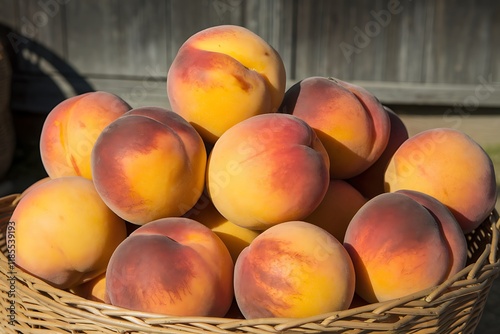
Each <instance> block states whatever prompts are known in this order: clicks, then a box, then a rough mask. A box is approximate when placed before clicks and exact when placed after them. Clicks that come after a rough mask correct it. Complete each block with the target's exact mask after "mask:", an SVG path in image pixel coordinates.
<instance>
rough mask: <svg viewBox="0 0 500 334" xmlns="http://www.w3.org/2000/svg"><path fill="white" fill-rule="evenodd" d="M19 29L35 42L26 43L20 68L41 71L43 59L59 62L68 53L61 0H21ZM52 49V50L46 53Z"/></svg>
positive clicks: (17, 26) (19, 4) (18, 20)
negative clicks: (46, 0) (55, 0)
mask: <svg viewBox="0 0 500 334" xmlns="http://www.w3.org/2000/svg"><path fill="white" fill-rule="evenodd" d="M17 4H18V15H19V16H18V18H17V19H16V22H17V25H16V27H15V28H16V30H17V32H19V33H20V34H21V36H22V37H23V38H27V39H29V40H33V41H34V42H35V43H31V44H24V45H23V47H24V51H23V54H22V57H21V58H18V59H19V60H20V61H19V69H20V70H21V71H27V72H40V68H39V67H40V66H39V65H40V61H48V62H57V61H58V59H59V58H63V59H64V58H65V56H66V47H65V43H66V33H65V25H64V5H60V4H59V3H58V2H50V3H48V2H43V1H37V0H19V1H17ZM46 50H50V52H46Z"/></svg>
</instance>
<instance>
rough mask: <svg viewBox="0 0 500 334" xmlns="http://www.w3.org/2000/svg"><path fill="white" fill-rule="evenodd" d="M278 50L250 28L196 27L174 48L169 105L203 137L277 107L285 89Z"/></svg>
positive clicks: (213, 138)
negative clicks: (199, 29)
mask: <svg viewBox="0 0 500 334" xmlns="http://www.w3.org/2000/svg"><path fill="white" fill-rule="evenodd" d="M285 85H286V73H285V67H284V64H283V61H282V59H281V57H280V55H279V54H278V53H277V52H276V50H274V49H273V48H272V46H271V45H269V44H268V43H267V42H266V41H265V40H263V39H262V38H261V37H259V36H258V35H256V34H255V33H253V32H252V31H250V30H248V29H246V28H244V27H240V26H235V25H220V26H214V27H210V28H207V29H205V30H202V31H199V32H197V33H196V34H194V35H192V36H191V37H190V38H188V39H187V40H186V41H185V42H184V44H183V45H182V46H181V47H180V49H179V50H178V53H177V55H176V57H175V59H174V61H173V62H172V64H171V66H170V68H169V71H168V74H167V93H168V98H169V101H170V105H171V106H172V110H173V111H175V112H177V113H179V114H180V115H181V116H183V117H184V118H185V119H186V120H188V121H189V122H190V123H191V124H192V125H193V126H194V127H195V128H196V130H197V131H198V132H199V133H200V134H201V136H202V137H203V139H204V140H205V141H206V142H207V143H212V144H213V143H215V141H216V140H217V139H218V138H219V137H220V136H221V135H222V134H223V133H224V132H225V131H226V130H227V129H229V128H230V127H231V126H233V125H235V124H237V123H239V122H241V121H242V120H244V119H247V118H249V117H251V116H254V115H258V114H263V113H270V112H275V111H276V110H277V109H278V107H279V105H280V103H281V101H282V99H283V95H284V93H285Z"/></svg>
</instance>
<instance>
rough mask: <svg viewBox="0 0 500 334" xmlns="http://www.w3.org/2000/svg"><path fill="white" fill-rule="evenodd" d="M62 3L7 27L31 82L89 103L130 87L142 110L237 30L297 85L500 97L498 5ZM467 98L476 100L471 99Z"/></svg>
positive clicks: (174, 0)
mask: <svg viewBox="0 0 500 334" xmlns="http://www.w3.org/2000/svg"><path fill="white" fill-rule="evenodd" d="M63 2H64V1H62V0H61V1H59V0H19V1H15V0H0V23H3V24H8V25H12V26H13V27H14V28H15V29H16V30H17V31H18V32H19V33H20V34H22V36H24V37H29V38H31V39H32V40H33V42H34V44H33V45H31V46H30V47H28V48H27V49H26V50H25V51H24V53H23V54H22V62H21V64H20V70H21V72H22V73H23V74H26V73H36V75H34V76H32V77H31V79H30V78H29V77H26V76H25V77H23V80H40V73H42V74H43V73H47V72H48V73H51V74H50V75H49V78H54V77H55V76H54V75H52V74H53V73H59V74H60V76H62V79H65V80H67V81H68V82H70V85H72V86H74V87H83V88H82V89H81V90H80V91H86V90H88V89H90V88H92V89H97V87H107V86H106V84H104V85H103V84H102V83H103V82H119V81H120V80H122V81H123V82H124V87H127V88H123V87H122V88H123V89H125V94H127V95H128V96H133V99H135V101H136V102H137V103H138V104H141V103H143V102H146V101H148V99H149V98H151V97H152V96H153V95H154V94H153V93H151V92H152V91H154V90H156V89H160V88H161V89H164V87H160V86H158V84H157V83H158V82H160V81H162V80H164V79H165V78H166V75H167V72H168V68H169V66H170V64H171V63H172V61H173V59H174V57H175V55H176V54H177V50H178V49H179V47H180V46H181V45H182V43H184V42H185V40H186V39H187V38H189V37H190V36H191V35H192V34H194V33H196V32H198V31H200V30H202V29H205V28H208V27H210V26H214V25H221V24H236V25H241V26H244V27H247V28H249V29H250V30H252V31H254V32H255V33H257V34H258V35H260V36H261V37H262V38H263V39H265V40H266V41H267V42H269V44H271V45H272V46H273V47H274V48H275V49H276V50H277V51H278V52H279V54H280V55H281V57H282V59H283V61H284V64H285V68H286V72H287V79H288V82H289V83H293V82H297V81H299V80H301V79H303V78H306V77H309V76H314V75H320V76H334V77H338V78H341V79H343V80H348V81H356V82H363V83H368V84H369V86H370V87H375V89H376V91H377V92H378V94H379V95H378V97H379V98H380V99H381V100H384V99H386V100H387V101H397V102H398V103H399V102H401V103H418V104H425V103H427V104H432V103H439V104H442V103H446V102H447V101H449V104H450V105H453V104H457V103H464V100H465V102H470V101H472V100H473V99H474V98H475V97H476V95H475V94H476V93H475V92H474V89H475V88H477V89H479V90H481V87H484V86H485V82H486V86H488V87H496V86H497V85H498V82H499V81H500V39H499V34H498V32H499V31H500V2H498V1H496V0H443V1H433V0H422V1H410V0H398V1H397V0H375V1H372V0H353V1H348V0H338V1H329V0H276V1H266V0H245V1H243V0H167V1H165V0H130V1H126V2H124V1H119V0H86V1H66V3H67V4H66V5H63V4H62V3H63ZM46 79H47V78H44V80H46ZM85 81H86V82H87V85H86V86H85V85H84V84H83V82H85ZM137 82H138V83H139V86H137V85H136V84H132V83H137ZM141 82H143V83H144V82H145V83H156V84H152V85H151V86H147V85H146V86H144V85H143V84H141ZM91 83H97V86H95V85H93V84H91ZM398 84H401V85H402V86H401V87H403V88H400V87H399V86H398ZM466 86H467V87H472V92H470V91H469V93H465V90H464V89H463V88H464V87H466ZM23 87H24V86H23V85H19V86H17V88H16V89H21V90H26V88H23ZM158 87H160V88H158ZM478 87H479V88H478ZM111 88H112V87H111ZM411 89H414V90H415V91H414V92H412V91H411ZM454 89H457V91H459V93H456V94H454V93H453V90H454ZM492 89H493V88H492ZM61 91H62V92H63V93H64V94H71V92H72V91H73V92H75V91H78V89H76V90H75V89H73V90H71V89H66V88H62V89H61ZM122 91H123V90H122ZM158 92H160V90H158ZM485 92H486V93H488V94H486V93H485V94H483V95H482V97H481V99H480V101H479V104H481V105H492V104H495V103H497V102H495V101H497V100H498V99H497V98H496V95H498V90H497V89H496V88H495V90H492V91H490V90H487V91H485ZM30 94H32V93H30ZM18 95H19V96H26V93H23V92H20V93H19V94H18ZM486 95H488V96H486ZM467 99H468V100H467ZM151 101H153V100H151ZM155 101H158V100H155Z"/></svg>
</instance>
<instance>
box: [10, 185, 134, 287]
mask: <svg viewBox="0 0 500 334" xmlns="http://www.w3.org/2000/svg"><path fill="white" fill-rule="evenodd" d="M9 226H10V228H12V229H13V231H15V233H14V235H15V242H16V254H15V255H16V256H15V262H16V265H18V266H19V267H20V268H22V269H23V270H24V271H26V272H28V273H30V274H32V275H34V276H36V277H39V278H40V279H42V280H44V281H45V282H47V283H49V284H51V285H52V286H55V287H58V288H61V289H66V288H70V287H73V286H75V285H78V284H82V283H84V282H86V281H88V280H91V279H93V278H94V277H96V276H98V275H100V274H101V273H103V272H104V271H105V270H106V266H107V265H108V261H109V258H110V257H111V254H112V253H113V251H114V250H115V248H116V247H117V246H118V244H119V243H120V242H122V241H123V240H124V239H125V237H126V229H125V222H124V221H123V220H122V219H121V218H119V217H118V216H117V215H115V214H114V213H113V212H112V211H111V210H110V209H109V208H108V207H107V206H106V205H105V204H104V202H103V201H102V199H101V198H100V196H99V194H98V193H97V191H96V190H95V188H94V185H93V183H92V181H91V180H89V179H86V178H84V177H82V176H66V177H60V178H56V179H52V180H49V181H46V182H44V183H42V184H39V185H37V186H36V187H34V188H32V189H31V190H30V191H29V192H27V193H26V195H25V196H24V197H23V198H21V200H20V201H19V203H18V205H17V207H16V208H15V210H14V212H13V214H12V218H11V222H10V223H9Z"/></svg>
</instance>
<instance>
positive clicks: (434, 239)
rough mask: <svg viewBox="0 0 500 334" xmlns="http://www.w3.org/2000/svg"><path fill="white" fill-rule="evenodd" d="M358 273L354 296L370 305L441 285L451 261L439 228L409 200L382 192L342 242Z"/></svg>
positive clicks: (362, 211)
mask: <svg viewBox="0 0 500 334" xmlns="http://www.w3.org/2000/svg"><path fill="white" fill-rule="evenodd" d="M344 247H345V248H346V249H347V251H348V252H349V254H350V256H351V259H352V262H353V264H354V269H355V271H356V293H357V294H358V295H359V296H360V297H361V298H362V299H364V300H366V301H367V302H369V303H374V302H383V301H387V300H390V299H394V298H400V297H403V296H405V295H409V294H412V293H415V292H417V291H420V290H423V289H427V288H430V287H433V286H436V285H438V284H440V283H442V282H443V281H444V280H445V279H446V278H447V275H448V273H449V271H450V267H451V256H450V250H449V247H448V244H447V242H446V239H445V237H444V235H443V233H442V231H441V227H440V226H439V224H438V223H437V222H436V220H435V219H434V217H433V216H432V215H431V213H430V212H429V211H428V210H427V209H426V208H425V207H423V206H422V205H420V204H419V203H418V202H417V201H415V200H413V199H412V198H410V197H409V196H406V195H403V194H398V193H384V194H380V195H378V196H376V197H374V198H372V199H370V200H369V201H368V202H367V203H366V204H365V205H363V207H362V208H361V209H360V210H359V211H358V212H357V213H356V215H355V216H354V217H353V219H352V220H351V222H350V223H349V226H348V227H347V231H346V234H345V238H344Z"/></svg>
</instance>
